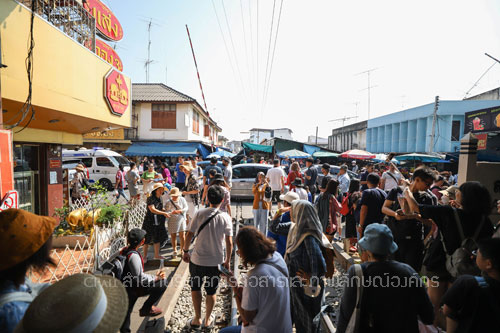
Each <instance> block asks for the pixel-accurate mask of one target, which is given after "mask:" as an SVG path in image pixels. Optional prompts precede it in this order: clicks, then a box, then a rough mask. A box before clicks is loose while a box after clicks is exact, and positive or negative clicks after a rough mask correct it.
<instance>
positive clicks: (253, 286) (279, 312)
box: [220, 227, 292, 333]
mask: <svg viewBox="0 0 500 333" xmlns="http://www.w3.org/2000/svg"><path fill="white" fill-rule="evenodd" d="M236 245H237V246H238V254H239V256H240V259H241V261H242V263H243V265H244V266H245V267H247V266H251V267H252V268H251V269H250V271H248V273H247V278H246V279H245V281H244V284H243V286H233V291H234V295H235V299H236V305H237V307H238V311H239V313H240V316H241V318H242V320H243V325H244V326H245V330H247V331H252V332H261V331H262V332H292V319H291V315H290V290H289V284H288V269H287V267H286V263H285V261H284V260H283V257H282V256H281V255H280V254H279V253H278V252H277V251H276V247H275V244H274V242H273V241H272V240H271V239H269V238H267V237H266V236H265V235H264V234H262V233H261V232H259V231H258V230H257V229H255V228H254V227H243V228H241V229H240V231H239V232H238V234H237V235H236ZM231 280H232V279H231ZM240 331H241V327H228V328H224V329H222V330H221V331H220V332H221V333H231V332H240Z"/></svg>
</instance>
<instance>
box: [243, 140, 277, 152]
mask: <svg viewBox="0 0 500 333" xmlns="http://www.w3.org/2000/svg"><path fill="white" fill-rule="evenodd" d="M242 145H243V148H244V149H247V150H253V151H261V152H264V153H272V152H273V147H272V146H266V145H258V144H255V143H249V142H242Z"/></svg>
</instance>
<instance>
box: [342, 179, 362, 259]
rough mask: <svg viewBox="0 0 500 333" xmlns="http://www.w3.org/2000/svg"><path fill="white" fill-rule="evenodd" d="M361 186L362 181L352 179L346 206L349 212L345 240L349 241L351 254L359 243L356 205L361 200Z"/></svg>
mask: <svg viewBox="0 0 500 333" xmlns="http://www.w3.org/2000/svg"><path fill="white" fill-rule="evenodd" d="M359 186H360V181H359V180H358V179H351V182H350V183H349V191H347V202H346V204H347V210H348V212H347V214H346V215H345V238H347V239H348V240H349V243H350V244H349V251H351V252H355V251H356V247H355V246H354V245H355V244H356V243H357V241H358V235H357V233H356V215H355V205H356V204H357V201H358V200H359V199H361V193H360V192H359ZM342 204H343V203H342ZM342 208H344V207H342Z"/></svg>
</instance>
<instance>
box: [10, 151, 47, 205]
mask: <svg viewBox="0 0 500 333" xmlns="http://www.w3.org/2000/svg"><path fill="white" fill-rule="evenodd" d="M14 188H15V190H16V191H17V192H18V193H19V208H20V209H24V210H27V211H29V212H32V213H35V214H41V207H40V145H35V144H21V143H14Z"/></svg>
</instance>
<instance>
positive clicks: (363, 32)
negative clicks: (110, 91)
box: [103, 0, 500, 141]
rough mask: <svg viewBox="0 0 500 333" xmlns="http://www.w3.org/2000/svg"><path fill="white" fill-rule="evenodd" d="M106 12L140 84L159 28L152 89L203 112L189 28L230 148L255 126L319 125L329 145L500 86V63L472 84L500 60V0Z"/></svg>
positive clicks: (257, 1) (227, 2)
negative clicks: (367, 124)
mask: <svg viewBox="0 0 500 333" xmlns="http://www.w3.org/2000/svg"><path fill="white" fill-rule="evenodd" d="M103 2H104V3H106V4H107V5H108V6H109V7H110V8H111V10H112V11H113V12H114V13H115V15H116V16H117V18H118V19H119V21H120V23H121V24H122V26H123V30H124V38H123V39H122V40H121V41H119V42H118V43H116V51H117V52H118V54H119V55H120V57H121V59H122V61H123V64H124V69H123V72H124V73H125V74H127V75H129V76H130V77H131V78H132V82H146V75H145V67H144V62H145V61H146V59H147V46H148V29H147V25H148V22H149V20H152V22H153V24H152V27H151V56H150V59H151V60H153V61H154V62H153V63H152V64H151V65H150V78H149V82H151V83H155V82H162V83H165V82H166V83H167V84H168V85H169V86H170V87H172V88H174V89H176V90H179V91H181V92H183V93H185V94H187V95H189V96H191V97H193V98H196V99H197V100H198V102H199V103H200V104H201V105H203V99H202V97H201V91H200V87H199V83H198V79H197V75H196V69H195V66H194V62H193V58H192V54H191V49H190V46H189V40H188V37H187V33H186V27H185V25H186V24H187V25H188V26H189V30H190V33H191V38H192V41H193V46H194V49H195V53H196V58H197V62H198V69H199V72H200V76H201V81H202V84H203V89H204V93H205V98H206V104H207V107H208V111H209V112H210V116H211V117H212V118H213V119H214V120H215V121H216V122H217V123H218V124H219V125H220V127H221V128H222V135H224V136H226V137H227V138H229V139H230V140H241V139H244V138H247V137H248V134H247V133H245V132H248V130H250V129H251V128H254V127H259V128H282V127H288V128H290V129H292V130H293V138H294V139H295V140H298V141H305V140H306V139H307V136H309V135H315V131H316V127H318V133H319V136H320V137H327V136H328V135H330V134H331V130H332V129H334V128H337V127H340V126H341V125H342V121H339V120H336V119H340V118H344V117H352V118H351V119H347V120H345V125H348V124H352V123H355V122H358V121H362V120H366V119H368V108H370V115H369V116H370V118H374V117H377V116H382V115H386V114H389V113H393V112H397V111H400V110H404V109H407V108H410V107H414V106H418V105H422V104H427V103H432V102H433V101H434V98H435V96H437V95H439V96H440V99H441V100H460V99H463V98H464V96H465V95H466V93H467V92H468V91H469V90H470V93H469V95H474V94H478V93H481V92H484V91H487V90H489V89H493V88H496V87H499V86H500V64H496V65H494V66H493V67H492V68H491V69H490V70H489V72H488V73H487V74H486V75H485V76H484V77H483V78H482V79H481V80H480V81H479V83H478V84H477V85H476V86H474V84H475V83H476V81H477V80H478V79H479V77H480V76H481V75H482V74H483V73H484V72H485V71H486V70H487V69H488V68H489V67H490V66H492V65H493V64H494V63H495V61H494V60H492V59H490V58H488V57H487V56H485V55H484V53H485V52H486V53H489V54H491V55H492V56H495V57H497V58H498V59H500V20H499V17H500V2H498V1H496V0H438V1H436V0H420V1H408V0H378V1H373V0H357V1H339V0H283V1H282V0H276V1H275V0H143V1H138V0H106V1H103ZM214 7H215V10H214ZM273 8H274V16H273ZM280 8H281V15H279V13H280ZM273 17H274V19H272V18H273ZM217 18H218V19H219V20H218V19H217ZM257 22H258V23H257ZM278 22H279V28H278ZM219 24H220V25H219ZM271 26H272V30H271ZM221 29H222V32H221ZM276 31H278V34H277V37H276ZM273 54H274V57H273ZM266 69H267V70H266ZM370 69H374V70H373V71H372V72H371V73H370V81H371V84H370V86H371V87H372V88H371V89H370V103H368V90H367V87H368V77H367V74H366V73H365V74H358V73H362V72H365V71H367V70H370ZM266 72H267V75H266ZM266 78H269V79H266ZM265 87H267V89H265ZM471 88H472V90H471ZM265 91H267V94H266V93H265ZM265 96H267V97H266V98H265ZM330 120H336V121H330ZM242 132H243V133H242Z"/></svg>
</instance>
